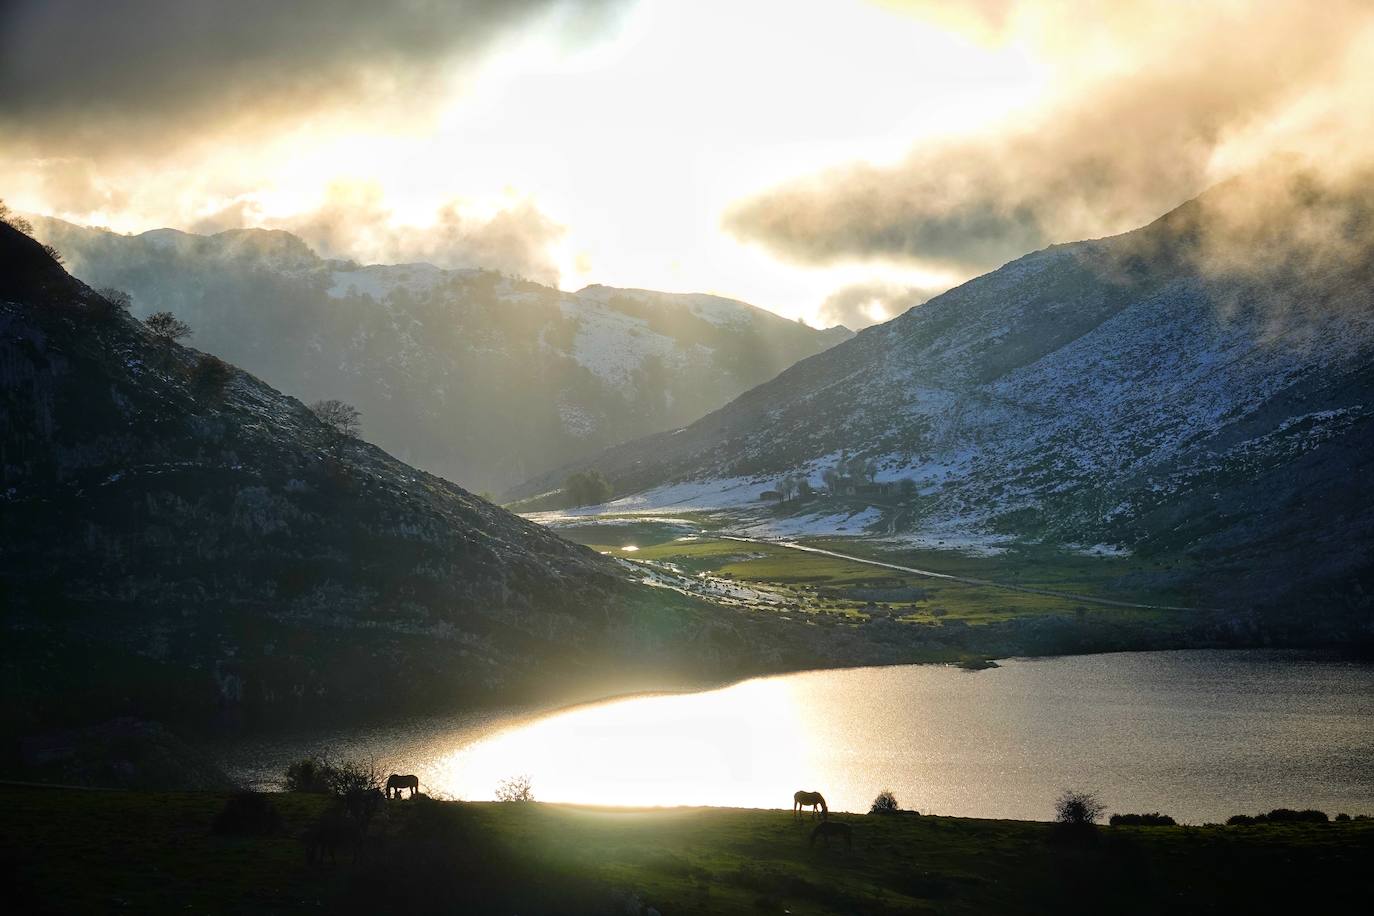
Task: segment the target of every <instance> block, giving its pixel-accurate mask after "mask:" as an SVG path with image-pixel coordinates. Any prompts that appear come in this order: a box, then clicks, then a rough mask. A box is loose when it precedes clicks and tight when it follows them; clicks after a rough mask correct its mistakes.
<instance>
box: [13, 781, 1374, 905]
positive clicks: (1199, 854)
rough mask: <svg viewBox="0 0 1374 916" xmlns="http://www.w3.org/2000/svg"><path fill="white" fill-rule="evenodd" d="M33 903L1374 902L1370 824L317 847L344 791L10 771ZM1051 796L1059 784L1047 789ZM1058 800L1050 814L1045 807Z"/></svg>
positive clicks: (885, 830) (661, 815) (644, 829)
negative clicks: (242, 811)
mask: <svg viewBox="0 0 1374 916" xmlns="http://www.w3.org/2000/svg"><path fill="white" fill-rule="evenodd" d="M0 796H3V802H4V806H5V812H6V824H5V829H4V831H3V832H2V833H0V852H3V861H4V863H5V869H6V871H7V874H6V875H5V881H6V886H7V894H6V897H7V899H8V900H10V901H13V903H14V904H15V906H16V907H17V908H11V909H9V912H22V913H45V912H61V913H111V912H127V913H140V914H158V913H450V912H451V913H461V912H475V913H488V912H490V913H521V914H537V913H567V914H582V913H588V914H594V913H606V914H611V913H614V914H624V913H648V912H650V911H651V909H652V910H655V911H657V912H659V913H661V914H664V916H669V914H679V913H703V914H704V913H720V914H760V913H794V914H808V913H854V914H915V913H1006V914H1016V913H1079V912H1082V913H1089V912H1092V913H1106V912H1111V913H1163V912H1168V913H1219V912H1256V913H1258V912H1274V911H1275V907H1279V908H1287V909H1290V910H1292V911H1294V912H1321V911H1324V912H1340V911H1346V910H1348V909H1353V907H1354V906H1355V905H1357V904H1358V903H1360V902H1367V901H1366V900H1365V898H1366V897H1367V890H1366V888H1367V886H1368V884H1367V866H1368V863H1369V861H1371V853H1374V821H1369V820H1355V821H1348V822H1344V823H1329V824H1283V825H1279V824H1267V825H1260V826H1251V827H1224V826H1205V827H1097V828H1094V829H1089V830H1086V831H1077V832H1064V831H1062V830H1061V829H1059V828H1056V827H1055V826H1054V825H1052V824H1049V823H1039V822H1026V821H1002V820H973V819H967V818H952V817H932V816H916V815H911V814H905V815H889V816H881V817H880V816H875V815H851V814H834V815H832V817H833V818H834V819H836V820H838V821H842V822H844V823H846V824H848V825H850V827H851V830H852V837H853V848H852V849H850V850H846V849H845V848H844V846H843V845H842V844H840V843H834V844H832V845H831V846H829V847H826V846H824V845H823V844H819V843H818V844H817V845H816V846H815V847H812V846H810V845H809V843H808V839H809V836H810V832H811V829H812V824H813V822H812V821H811V820H809V819H807V818H803V819H800V820H798V819H796V818H794V817H793V815H792V813H791V812H790V811H778V810H744V809H725V808H669V809H597V808H583V807H570V806H562V805H547V804H539V803H519V802H517V803H505V804H500V803H480V804H465V803H458V802H438V801H433V800H430V799H425V798H423V797H421V798H419V799H415V800H404V801H389V802H387V803H386V804H385V807H384V809H383V811H382V813H381V814H380V815H378V817H377V818H376V819H374V820H373V822H372V824H371V827H370V829H369V831H368V836H367V838H366V839H365V840H363V841H361V842H360V843H353V844H347V845H343V846H341V847H340V848H339V849H338V850H337V852H336V855H335V857H334V861H333V862H331V861H330V860H329V858H328V857H324V859H323V861H321V862H316V863H308V862H307V861H306V856H305V853H304V849H303V846H302V844H301V842H300V839H299V837H300V835H301V834H302V833H303V832H304V831H306V830H307V829H308V828H309V826H310V825H311V824H312V823H313V822H315V820H316V819H317V818H319V817H320V815H321V814H322V813H323V812H324V811H325V809H326V807H327V806H328V805H329V801H328V799H327V798H326V797H324V796H316V795H285V794H282V795H273V796H270V798H271V801H272V803H273V804H274V805H275V806H276V808H277V810H278V811H279V813H280V815H281V825H280V828H279V829H278V830H276V831H275V832H273V833H271V834H270V835H263V836H222V835H216V834H215V833H214V832H212V830H211V824H212V822H213V821H214V818H215V815H216V813H217V812H219V811H220V809H221V808H222V807H223V805H224V803H225V800H226V798H227V796H225V795H222V794H214V793H198V794H197V793H133V792H107V791H78V790H64V789H46V788H44V789H40V788H25V787H15V786H6V787H3V788H0ZM1047 808H1048V801H1047ZM1047 813H1048V812H1047Z"/></svg>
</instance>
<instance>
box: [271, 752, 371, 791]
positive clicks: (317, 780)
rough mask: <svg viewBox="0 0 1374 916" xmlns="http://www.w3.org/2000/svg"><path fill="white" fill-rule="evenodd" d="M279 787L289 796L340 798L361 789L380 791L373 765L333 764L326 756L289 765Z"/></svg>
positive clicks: (321, 755)
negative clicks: (334, 796) (328, 796)
mask: <svg viewBox="0 0 1374 916" xmlns="http://www.w3.org/2000/svg"><path fill="white" fill-rule="evenodd" d="M282 786H283V787H284V788H285V789H286V791H288V792H316V793H320V794H324V795H337V796H339V797H340V798H342V797H344V796H346V795H347V794H348V793H349V792H352V791H356V790H360V789H362V790H366V789H380V788H381V786H382V774H381V773H380V771H378V769H377V765H376V763H375V762H371V761H369V762H368V763H362V762H359V761H356V760H334V759H333V758H332V757H330V756H329V755H328V754H316V755H314V756H311V757H306V758H304V759H302V760H297V761H296V762H294V763H292V764H289V765H288V766H287V768H286V778H285V779H284V780H282Z"/></svg>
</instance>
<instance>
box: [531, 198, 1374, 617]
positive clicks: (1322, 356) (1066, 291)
mask: <svg viewBox="0 0 1374 916" xmlns="http://www.w3.org/2000/svg"><path fill="white" fill-rule="evenodd" d="M1372 186H1374V185H1372V184H1371V183H1370V182H1369V181H1367V180H1366V181H1362V182H1352V183H1350V184H1348V185H1343V186H1334V185H1331V184H1328V183H1326V182H1324V181H1321V180H1318V179H1316V178H1313V177H1312V176H1308V175H1302V174H1293V173H1291V172H1278V173H1263V174H1255V175H1251V176H1246V177H1244V178H1241V179H1237V180H1233V181H1231V182H1228V183H1226V184H1223V185H1219V186H1217V187H1216V188H1213V189H1212V190H1210V191H1208V192H1207V193H1206V194H1203V195H1202V196H1200V197H1199V198H1197V199H1196V200H1193V201H1190V202H1188V203H1186V204H1184V205H1182V206H1180V207H1179V208H1177V209H1176V210H1174V211H1173V212H1171V213H1169V214H1167V215H1165V216H1163V217H1161V218H1160V219H1159V220H1157V221H1155V222H1154V223H1151V224H1150V225H1148V226H1146V227H1144V228H1141V229H1138V230H1136V231H1134V232H1129V233H1126V234H1124V235H1120V236H1116V237H1114V238H1107V239H1099V240H1094V241H1085V242H1077V243H1074V244H1067V245H1056V246H1053V247H1051V248H1047V249H1045V250H1043V251H1038V252H1035V253H1033V254H1028V255H1026V256H1025V257H1023V258H1020V259H1019V260H1016V261H1013V262H1011V263H1010V264H1007V265H1006V266H1004V267H1002V268H1000V269H998V270H995V271H993V272H991V273H989V274H986V275H984V276H982V277H979V278H977V279H975V280H971V281H969V282H968V283H965V284H964V285H962V286H960V287H958V288H956V289H953V290H950V291H949V292H947V293H945V294H943V295H941V296H937V297H935V298H934V299H932V300H930V301H929V302H927V303H926V304H924V305H920V306H917V307H915V308H913V309H911V310H910V311H908V312H907V313H905V314H903V315H901V316H899V317H898V318H895V319H893V320H892V321H889V322H887V323H886V324H882V325H878V326H876V327H872V328H868V329H866V330H864V331H862V332H861V333H860V334H858V335H857V336H856V337H855V338H854V339H852V340H849V341H846V342H844V343H842V344H839V345H838V346H836V347H833V348H831V349H829V350H827V351H825V352H824V353H821V354H819V355H817V356H815V357H813V358H811V359H808V360H805V361H803V362H801V363H798V364H797V365H795V366H793V367H792V368H790V369H788V370H786V371H785V372H783V373H782V374H781V375H780V376H779V377H778V378H776V379H774V380H772V381H770V382H767V383H765V384H763V385H760V386H759V387H757V388H755V389H753V390H751V391H749V392H746V393H745V394H743V395H741V396H740V397H738V398H736V399H735V400H734V401H732V402H731V403H730V404H728V405H727V406H725V407H723V408H721V409H720V410H717V411H715V412H714V413H711V414H709V415H707V416H706V417H704V418H702V419H701V420H699V421H697V422H696V423H693V424H691V425H690V426H688V427H687V428H686V429H685V430H681V431H678V432H674V433H672V434H661V435H656V436H650V437H647V438H644V439H641V440H639V441H637V442H633V443H629V444H626V445H623V446H618V447H614V448H612V449H609V450H608V451H606V452H605V453H603V454H601V455H598V456H594V457H593V458H590V459H588V460H587V461H586V462H583V463H574V464H573V465H571V466H569V467H567V468H561V469H558V470H557V471H555V472H553V473H551V474H548V475H543V476H540V477H536V478H534V479H532V480H530V481H528V482H526V483H524V484H522V485H520V486H518V487H515V488H513V489H512V490H511V491H509V492H508V494H507V496H508V497H509V498H511V499H519V498H525V497H531V496H534V495H536V494H540V493H544V492H547V491H549V490H551V489H553V488H554V487H556V486H557V485H558V484H559V482H560V481H561V480H562V479H563V477H564V476H565V475H567V474H569V473H571V472H574V471H577V470H580V469H582V468H583V467H591V468H596V469H597V470H598V471H600V472H601V473H603V474H604V475H605V476H606V477H607V478H608V479H609V481H610V484H611V485H612V487H613V488H614V490H615V492H616V493H618V494H622V495H623V494H632V493H641V492H645V491H652V490H653V489H654V488H657V487H661V486H664V485H668V484H674V483H680V482H694V483H695V484H696V486H694V487H693V488H692V489H693V490H694V491H695V492H698V493H700V494H701V495H702V496H703V497H704V502H709V501H710V495H709V494H710V491H711V488H712V487H713V486H719V487H720V488H721V489H722V490H724V489H725V488H726V487H727V486H729V485H731V484H732V481H734V482H737V479H738V478H741V477H743V478H749V477H753V478H755V483H754V485H753V486H751V487H749V488H748V489H750V490H752V491H753V492H761V491H763V490H770V489H774V488H775V487H776V486H777V482H778V481H779V480H782V479H792V480H795V479H796V478H795V476H793V475H798V474H800V475H804V478H805V479H806V480H807V481H809V484H810V485H811V487H812V488H814V490H815V491H816V492H818V493H820V492H824V491H826V490H827V489H828V487H827V484H826V480H827V477H828V476H833V474H834V468H835V466H836V463H837V462H838V461H841V460H848V461H850V462H853V461H856V460H862V461H863V462H864V463H865V466H866V467H869V468H871V474H870V476H869V479H870V480H871V479H874V478H876V479H877V480H878V481H879V482H901V481H906V480H910V481H911V484H910V485H905V489H904V490H903V489H900V488H899V489H898V490H897V491H895V492H890V493H888V492H885V493H884V494H883V495H882V496H881V498H878V499H876V500H875V502H874V505H875V506H876V507H877V508H878V509H880V510H881V518H879V519H878V520H877V521H876V522H875V523H874V525H873V526H872V529H873V530H874V531H880V532H884V533H897V534H902V533H910V532H915V533H920V532H923V531H927V532H929V531H936V532H948V533H949V534H948V535H946V534H943V533H942V534H940V535H938V536H939V537H946V536H949V537H950V538H951V541H953V540H954V539H956V537H957V536H960V535H967V536H969V537H974V538H976V537H982V538H984V539H986V538H987V537H990V536H991V537H997V536H1002V537H1005V538H1007V539H1009V542H1010V543H1016V542H1018V541H1021V542H1026V541H1029V542H1034V543H1039V544H1063V545H1111V546H1112V547H1115V548H1119V549H1125V550H1130V551H1133V552H1135V553H1137V554H1139V555H1142V556H1146V555H1148V556H1154V557H1157V558H1159V561H1160V569H1161V572H1160V575H1162V576H1168V575H1173V574H1174V573H1173V572H1171V570H1172V569H1173V566H1172V564H1171V562H1170V559H1169V558H1171V557H1184V558H1187V560H1188V564H1189V565H1190V566H1191V567H1192V568H1193V569H1195V570H1200V571H1201V575H1202V579H1203V580H1204V581H1203V582H1202V585H1203V586H1204V587H1205V589H1206V591H1207V592H1208V593H1209V594H1210V595H1211V596H1212V598H1213V599H1215V601H1214V603H1216V604H1217V605H1218V606H1223V607H1242V608H1243V607H1251V606H1258V605H1272V606H1281V607H1282V608H1283V609H1284V611H1283V613H1284V615H1286V617H1285V619H1287V620H1290V621H1291V622H1292V624H1293V626H1294V627H1295V628H1296V629H1300V630H1307V631H1311V630H1313V629H1317V630H1320V629H1321V628H1323V627H1325V626H1327V624H1328V623H1329V622H1331V621H1336V620H1339V621H1341V622H1340V623H1339V624H1338V625H1334V629H1332V630H1330V631H1329V632H1328V635H1329V636H1331V637H1332V638H1344V636H1343V635H1342V634H1348V633H1349V630H1350V627H1351V626H1354V628H1355V629H1356V630H1357V631H1359V632H1361V633H1363V634H1364V635H1365V637H1366V638H1368V637H1369V636H1370V635H1371V631H1370V625H1371V624H1370V618H1371V606H1370V600H1371V598H1370V596H1371V595H1374V557H1372V556H1371V553H1372V552H1374V199H1371V192H1370V190H1369V188H1370V187H1372ZM846 455H847V456H848V457H847V459H846V457H845V456H846ZM851 495H853V494H851ZM858 495H862V494H858ZM650 504H652V501H650ZM818 505H819V508H818ZM850 508H851V509H852V508H853V507H850ZM778 511H792V512H805V511H819V512H822V513H823V512H824V505H823V504H817V503H815V502H814V501H813V502H812V503H810V504H808V503H806V502H805V501H804V500H789V501H788V507H785V508H782V509H779V510H778ZM851 533H852V532H851Z"/></svg>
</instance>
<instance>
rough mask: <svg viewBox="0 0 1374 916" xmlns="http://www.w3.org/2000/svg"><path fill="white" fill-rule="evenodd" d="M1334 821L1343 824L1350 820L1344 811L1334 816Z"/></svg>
mask: <svg viewBox="0 0 1374 916" xmlns="http://www.w3.org/2000/svg"><path fill="white" fill-rule="evenodd" d="M1336 820H1337V822H1339V823H1342V824H1343V823H1345V822H1346V821H1348V820H1350V815H1348V814H1346V813H1345V812H1344V811H1342V812H1341V813H1340V814H1338V815H1336Z"/></svg>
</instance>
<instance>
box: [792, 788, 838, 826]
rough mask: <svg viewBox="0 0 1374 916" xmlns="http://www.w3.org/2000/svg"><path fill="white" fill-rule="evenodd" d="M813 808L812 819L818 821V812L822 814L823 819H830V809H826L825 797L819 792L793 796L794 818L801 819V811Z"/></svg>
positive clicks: (802, 792)
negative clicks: (808, 807) (805, 808)
mask: <svg viewBox="0 0 1374 916" xmlns="http://www.w3.org/2000/svg"><path fill="white" fill-rule="evenodd" d="M808 805H809V806H810V808H811V819H812V820H813V821H814V820H815V819H816V812H817V811H820V812H821V817H824V818H828V817H830V809H829V808H828V807H826V804H825V796H824V795H822V794H821V793H819V792H806V791H801V792H794V793H793V794H792V816H793V817H800V816H801V809H802V808H804V807H807V806H808Z"/></svg>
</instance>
